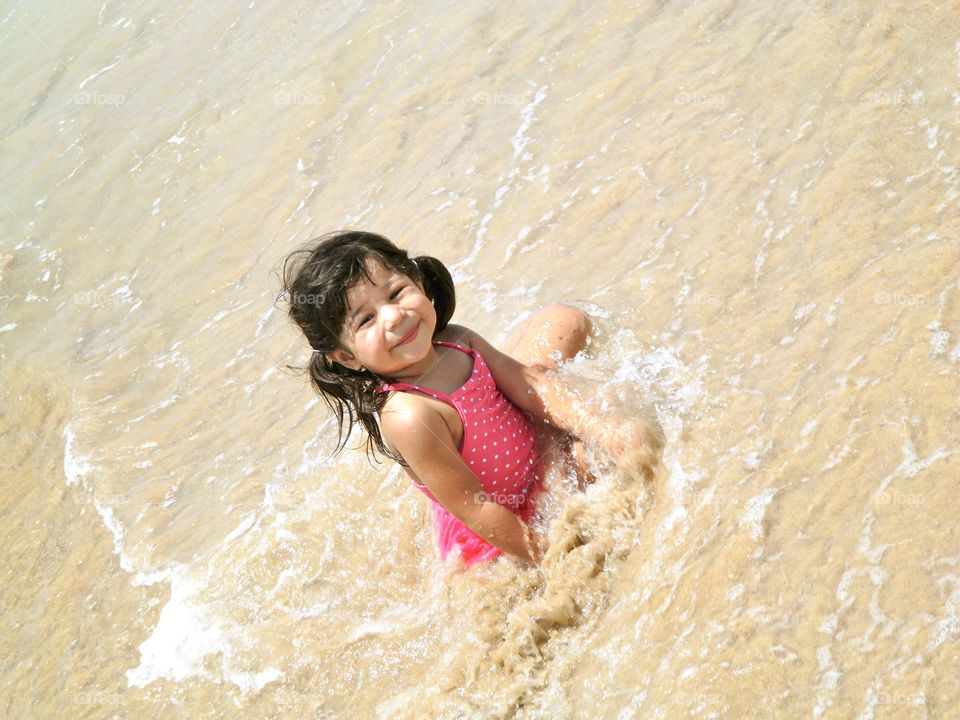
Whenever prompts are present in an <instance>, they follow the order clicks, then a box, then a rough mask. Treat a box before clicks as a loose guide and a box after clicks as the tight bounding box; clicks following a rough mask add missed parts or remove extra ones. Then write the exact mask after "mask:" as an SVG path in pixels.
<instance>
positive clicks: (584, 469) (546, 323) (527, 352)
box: [503, 305, 593, 486]
mask: <svg viewBox="0 0 960 720" xmlns="http://www.w3.org/2000/svg"><path fill="white" fill-rule="evenodd" d="M592 332H593V322H592V321H591V320H590V316H589V315H587V314H586V313H585V312H583V311H582V310H580V309H579V308H575V307H573V306H571V305H548V306H546V307H544V308H542V309H540V310H538V311H536V312H535V313H533V315H531V316H530V317H528V318H527V319H526V320H524V321H523V322H522V323H520V324H519V325H518V326H517V327H515V328H514V329H513V330H511V331H510V334H509V335H508V336H507V340H506V342H505V343H504V349H503V351H504V352H505V353H506V354H507V355H510V356H511V357H512V358H514V359H515V360H518V361H519V362H522V363H523V364H524V365H536V366H539V367H543V368H547V369H552V368H555V367H556V366H557V363H558V361H563V360H568V359H570V358H572V357H573V356H574V355H576V354H577V353H578V352H580V351H581V350H583V348H585V347H586V346H587V343H588V342H589V340H590V337H591V334H592ZM541 439H542V441H543V443H544V447H543V455H544V456H545V457H546V460H547V462H548V463H549V462H550V460H551V456H552V455H553V454H554V453H555V452H556V451H557V450H560V451H563V452H564V453H565V454H567V455H568V457H569V458H570V459H571V461H572V462H573V463H574V466H575V470H576V473H577V477H578V478H579V479H580V481H581V486H582V484H583V483H584V482H591V481H592V480H593V475H592V473H591V472H590V470H589V468H588V466H587V462H586V455H585V448H584V446H583V443H582V442H581V441H580V440H579V439H577V438H573V437H571V436H569V435H567V434H565V433H561V432H559V431H557V430H555V429H553V428H543V432H542V433H541Z"/></svg>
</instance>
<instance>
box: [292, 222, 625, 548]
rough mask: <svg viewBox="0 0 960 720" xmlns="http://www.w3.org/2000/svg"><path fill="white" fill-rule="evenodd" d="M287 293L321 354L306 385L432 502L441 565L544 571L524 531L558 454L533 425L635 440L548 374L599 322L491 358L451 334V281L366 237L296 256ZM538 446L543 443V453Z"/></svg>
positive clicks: (488, 351) (545, 313) (577, 314)
mask: <svg viewBox="0 0 960 720" xmlns="http://www.w3.org/2000/svg"><path fill="white" fill-rule="evenodd" d="M283 283H284V291H285V296H286V298H287V299H288V300H289V302H290V308H289V315H290V317H291V318H292V319H293V321H294V322H296V324H297V325H298V326H299V327H300V329H301V330H302V331H303V333H304V335H305V336H306V338H307V341H308V342H309V343H310V345H311V347H312V348H313V355H312V358H311V360H310V363H309V368H308V370H309V374H310V379H311V382H312V384H313V386H314V388H315V389H316V390H317V391H318V393H319V395H320V397H321V398H323V400H324V401H325V402H326V404H327V405H328V406H329V407H330V409H331V410H332V411H333V412H334V414H335V415H336V416H337V419H338V432H339V442H338V445H337V448H336V451H337V452H339V451H340V450H342V449H343V447H344V446H345V445H346V442H347V439H348V438H349V435H350V431H351V430H352V428H353V426H354V425H355V424H357V423H359V424H361V425H363V427H364V429H365V430H366V432H367V436H368V440H367V452H368V454H370V455H371V456H375V452H374V450H376V451H379V452H380V453H382V454H384V455H386V456H388V457H390V458H392V459H394V460H396V461H397V462H399V463H400V464H401V465H402V466H403V467H404V469H405V471H406V474H407V476H408V477H409V478H410V480H412V482H413V483H414V485H415V486H416V487H417V488H418V489H419V490H421V491H422V492H423V493H424V494H425V495H426V496H427V497H428V498H429V499H430V501H431V503H432V505H433V513H434V527H435V529H436V532H437V541H438V544H439V547H440V553H441V556H442V557H443V558H444V559H446V557H447V555H448V554H449V553H450V552H451V551H452V550H453V549H454V548H456V549H457V550H458V551H459V554H460V557H461V558H462V560H463V562H464V563H465V564H466V565H468V566H469V565H472V564H474V563H477V562H481V561H484V560H491V559H493V558H496V557H497V556H498V555H500V554H501V552H506V553H509V554H510V555H513V556H516V557H518V558H522V559H524V560H528V561H534V562H537V561H539V559H540V558H541V556H542V553H543V552H544V550H545V549H546V548H545V543H544V540H543V538H541V537H539V536H538V535H537V534H536V533H535V532H534V531H533V529H532V527H530V526H529V525H528V524H527V521H528V520H529V519H530V515H531V513H532V511H533V509H534V502H533V498H534V497H535V495H536V494H537V492H539V491H541V490H542V489H543V485H542V478H543V475H544V472H545V468H546V465H547V458H548V456H549V455H550V454H551V448H544V447H540V446H539V445H540V444H542V442H543V441H542V438H543V437H545V435H544V434H543V433H538V432H537V430H538V428H537V426H536V425H535V423H534V420H539V421H543V422H546V423H548V424H550V425H553V426H554V427H556V428H559V430H560V431H562V432H564V433H565V434H566V439H567V442H566V443H565V447H566V449H567V450H568V451H570V452H572V453H573V454H574V455H575V456H576V457H577V458H578V459H579V461H580V463H581V464H582V462H583V446H582V444H580V442H579V441H578V440H577V437H580V438H583V439H586V440H587V441H588V442H590V443H591V444H592V445H593V446H594V447H597V448H598V449H601V450H606V451H607V452H608V453H609V454H612V455H613V456H616V455H619V454H620V453H621V452H622V451H623V450H624V447H625V444H626V443H629V433H627V434H626V435H624V434H623V433H621V432H618V430H619V428H618V427H615V426H612V425H610V424H609V423H605V422H603V421H602V420H601V419H600V418H597V417H594V416H592V415H590V413H589V412H588V411H587V409H586V408H585V407H583V406H582V403H581V402H580V401H579V398H578V397H577V396H576V395H575V394H574V393H573V392H572V391H571V390H570V389H569V388H568V387H566V386H565V385H564V384H563V383H562V382H561V381H560V380H559V379H558V378H557V377H556V375H555V374H548V370H550V369H551V368H553V367H555V366H556V364H557V362H558V360H564V359H567V358H570V357H572V356H574V355H575V354H576V353H578V352H579V351H580V350H581V349H583V347H584V346H585V345H586V343H587V341H588V338H589V337H590V332H591V323H590V319H589V317H588V316H587V315H586V314H585V313H583V312H581V311H580V310H578V309H576V308H573V307H569V306H550V307H547V308H544V309H543V310H541V311H539V312H538V313H536V314H534V315H533V316H532V317H530V318H528V319H527V321H526V322H525V323H523V324H522V325H521V326H520V327H519V328H517V329H516V330H515V331H514V332H513V334H512V336H511V338H510V340H509V341H508V343H507V345H508V348H507V349H508V351H510V352H511V353H512V354H514V355H515V356H517V357H518V358H520V360H522V361H523V362H519V361H518V360H515V359H513V358H512V357H510V356H509V355H506V354H504V353H502V352H499V351H498V350H496V349H494V348H493V347H492V346H491V345H490V344H489V343H488V342H487V341H486V340H484V339H483V338H482V337H480V336H479V335H478V334H477V333H475V332H473V331H472V330H470V329H469V328H466V327H464V326H462V325H453V324H450V318H451V317H452V316H453V311H454V307H455V304H456V303H455V293H454V286H453V280H452V278H451V276H450V273H449V271H448V270H447V268H446V267H445V266H444V265H443V263H442V262H440V261H439V260H437V259H436V258H432V257H428V256H421V257H416V258H410V257H409V256H408V255H407V252H406V251H404V250H401V249H400V248H398V247H396V246H395V245H394V244H393V243H391V242H390V241H389V240H387V239H386V238H384V237H382V236H380V235H376V234H374V233H369V232H360V231H346V232H338V233H332V234H330V235H326V236H323V237H321V238H319V239H318V240H317V241H314V242H313V243H311V244H310V245H309V246H307V247H306V248H304V249H302V250H299V251H296V252H294V253H293V254H291V255H290V256H289V257H288V258H287V259H286V261H285V262H284V267H283ZM538 435H539V437H540V439H538Z"/></svg>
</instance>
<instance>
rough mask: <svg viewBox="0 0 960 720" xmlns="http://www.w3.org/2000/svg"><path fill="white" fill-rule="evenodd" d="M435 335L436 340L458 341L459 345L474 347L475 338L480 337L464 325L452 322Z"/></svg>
mask: <svg viewBox="0 0 960 720" xmlns="http://www.w3.org/2000/svg"><path fill="white" fill-rule="evenodd" d="M433 337H434V339H435V340H443V341H445V342H452V343H457V345H463V346H464V347H468V348H472V347H474V344H473V341H474V339H475V338H478V337H479V335H477V334H476V333H475V332H474V331H473V330H471V329H470V328H468V327H466V326H464V325H454V324H453V323H450V324H448V325H447V326H446V327H445V328H444V329H443V330H441V331H440V332H438V333H436V334H435V335H434V336H433Z"/></svg>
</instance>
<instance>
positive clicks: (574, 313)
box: [541, 305, 593, 357]
mask: <svg viewBox="0 0 960 720" xmlns="http://www.w3.org/2000/svg"><path fill="white" fill-rule="evenodd" d="M541 312H543V314H544V322H545V323H546V324H547V325H548V326H549V327H550V334H551V335H552V336H553V337H554V338H556V339H557V342H558V343H561V344H562V346H563V349H564V350H566V351H567V352H565V353H564V355H566V356H568V357H572V356H573V355H576V354H577V353H578V352H580V350H582V349H583V348H584V347H586V345H587V342H588V340H589V339H590V337H591V335H592V334H593V321H592V320H591V319H590V316H589V315H587V313H585V312H584V311H583V310H581V309H580V308H578V307H574V306H573V305H548V306H547V307H545V308H543V310H542V311H541ZM568 353H569V354H568Z"/></svg>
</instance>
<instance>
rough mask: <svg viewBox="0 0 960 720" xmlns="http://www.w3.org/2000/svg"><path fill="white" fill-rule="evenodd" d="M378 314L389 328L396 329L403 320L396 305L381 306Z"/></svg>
mask: <svg viewBox="0 0 960 720" xmlns="http://www.w3.org/2000/svg"><path fill="white" fill-rule="evenodd" d="M380 312H381V313H382V314H383V321H384V322H385V323H386V324H387V327H390V328H393V327H396V325H397V323H399V322H400V321H401V320H402V319H403V315H402V314H401V312H400V308H398V307H397V306H396V305H391V304H389V303H385V304H384V305H382V306H381V308H380Z"/></svg>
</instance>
